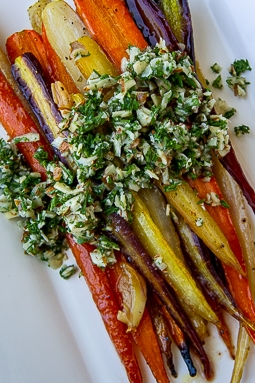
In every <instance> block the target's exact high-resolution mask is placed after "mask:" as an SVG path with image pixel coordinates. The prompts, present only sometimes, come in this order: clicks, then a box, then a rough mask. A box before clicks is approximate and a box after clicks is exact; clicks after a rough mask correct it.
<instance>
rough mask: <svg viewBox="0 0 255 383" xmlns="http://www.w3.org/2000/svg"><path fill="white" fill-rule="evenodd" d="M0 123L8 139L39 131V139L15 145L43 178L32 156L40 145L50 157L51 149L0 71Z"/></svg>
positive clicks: (42, 170)
mask: <svg viewBox="0 0 255 383" xmlns="http://www.w3.org/2000/svg"><path fill="white" fill-rule="evenodd" d="M0 123H1V124H2V125H3V127H4V129H5V131H6V133H7V134H8V136H9V137H10V139H13V138H15V137H17V136H22V135H24V134H27V133H39V135H40V139H39V141H36V142H20V143H18V144H17V146H18V148H19V150H20V151H21V153H22V154H23V155H24V157H25V159H26V161H27V162H28V163H29V165H30V167H31V168H32V170H33V171H35V172H39V173H41V176H42V179H43V180H45V179H46V171H45V169H44V168H43V167H42V166H41V165H40V164H39V162H38V161H37V160H36V159H35V158H34V154H35V152H36V151H37V150H38V149H39V148H40V147H43V149H44V150H45V151H47V152H48V153H49V155H50V157H52V153H53V152H52V149H51V147H50V145H49V144H48V143H47V141H46V139H45V138H44V136H43V135H42V133H41V131H40V130H39V129H38V127H37V125H36V124H35V123H34V121H33V119H32V117H31V116H30V115H29V113H28V112H27V111H26V109H25V108H24V107H23V105H22V103H21V101H20V99H19V98H18V96H17V95H16V94H15V92H14V91H13V89H12V87H11V85H10V84H9V83H8V81H7V80H6V79H5V77H4V75H3V74H2V73H1V71H0Z"/></svg>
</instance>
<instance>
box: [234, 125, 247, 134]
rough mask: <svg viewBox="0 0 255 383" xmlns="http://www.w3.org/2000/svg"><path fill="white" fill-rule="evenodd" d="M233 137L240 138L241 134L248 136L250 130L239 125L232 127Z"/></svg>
mask: <svg viewBox="0 0 255 383" xmlns="http://www.w3.org/2000/svg"><path fill="white" fill-rule="evenodd" d="M234 131H235V135H236V136H237V137H240V136H242V135H243V134H249V133H250V128H249V126H247V125H240V126H235V127H234Z"/></svg>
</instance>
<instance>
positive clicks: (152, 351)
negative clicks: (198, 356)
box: [107, 257, 169, 383]
mask: <svg viewBox="0 0 255 383" xmlns="http://www.w3.org/2000/svg"><path fill="white" fill-rule="evenodd" d="M119 258H120V257H118V258H117V263H115V264H114V265H113V266H112V267H109V268H108V269H107V273H108V275H109V279H110V281H111V284H112V286H113V289H114V291H115V294H116V297H117V299H118V302H119V305H120V307H121V294H120V292H119V290H118V279H119V276H120V274H121V267H120V262H119V261H120V259H119ZM121 261H122V262H126V261H125V259H124V258H122V257H121ZM131 335H132V337H133V339H134V341H135V343H136V345H137V346H138V348H139V350H140V351H141V353H142V355H143V357H144V359H145V360H146V362H147V364H148V366H149V367H150V369H151V372H152V374H153V375H154V377H155V379H156V381H157V383H169V379H168V376H167V373H166V370H165V366H164V361H163V357H162V354H161V350H160V347H159V343H158V340H157V335H156V333H155V331H154V325H153V322H152V319H151V317H150V314H149V310H148V309H147V308H145V311H144V313H143V317H142V319H141V321H140V323H139V326H138V327H137V328H136V329H134V330H133V331H131Z"/></svg>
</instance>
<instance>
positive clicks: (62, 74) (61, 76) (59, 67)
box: [42, 26, 79, 94]
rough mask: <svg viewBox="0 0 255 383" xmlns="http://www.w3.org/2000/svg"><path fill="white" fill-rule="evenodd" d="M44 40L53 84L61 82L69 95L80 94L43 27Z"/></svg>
mask: <svg viewBox="0 0 255 383" xmlns="http://www.w3.org/2000/svg"><path fill="white" fill-rule="evenodd" d="M42 40H43V45H44V48H45V51H46V56H47V60H48V62H49V65H50V67H51V71H52V82H54V81H61V82H62V84H63V85H64V86H65V88H66V90H67V91H68V93H69V94H72V93H79V90H78V89H77V87H76V85H75V84H74V82H73V80H72V78H71V76H70V74H69V73H68V72H67V69H66V68H65V66H64V64H63V63H62V62H61V60H60V58H59V56H58V55H57V54H56V52H55V50H54V49H53V48H52V46H51V44H50V43H49V41H48V39H47V35H46V32H45V28H44V26H42Z"/></svg>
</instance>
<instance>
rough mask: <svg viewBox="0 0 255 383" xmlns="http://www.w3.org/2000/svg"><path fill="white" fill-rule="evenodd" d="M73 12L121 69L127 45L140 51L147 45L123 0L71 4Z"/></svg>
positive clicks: (81, 1) (98, 0) (82, 1)
mask: <svg viewBox="0 0 255 383" xmlns="http://www.w3.org/2000/svg"><path fill="white" fill-rule="evenodd" d="M74 4H75V6H76V10H77V13H78V15H79V16H80V18H81V19H82V21H83V22H84V24H85V25H86V27H87V29H88V31H89V32H90V34H91V36H92V37H93V38H94V39H95V40H96V42H97V43H98V44H99V45H100V46H101V48H102V49H105V53H106V54H107V55H108V57H109V58H110V60H111V61H112V62H113V63H114V64H115V66H116V68H118V69H120V68H121V60H122V58H123V57H127V52H126V50H127V49H128V47H129V45H134V46H137V47H139V48H141V49H143V48H145V47H146V46H147V45H148V44H147V42H146V41H145V40H144V38H143V35H142V33H141V32H140V31H139V29H138V28H137V26H136V24H135V22H134V21H133V19H132V16H131V15H130V13H129V11H128V9H127V7H126V5H125V2H124V1H122V0H74Z"/></svg>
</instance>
